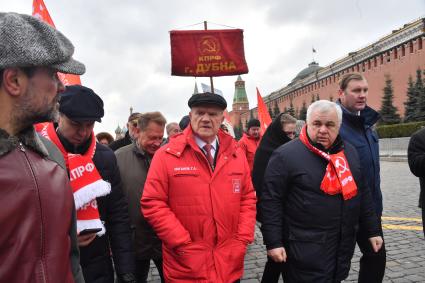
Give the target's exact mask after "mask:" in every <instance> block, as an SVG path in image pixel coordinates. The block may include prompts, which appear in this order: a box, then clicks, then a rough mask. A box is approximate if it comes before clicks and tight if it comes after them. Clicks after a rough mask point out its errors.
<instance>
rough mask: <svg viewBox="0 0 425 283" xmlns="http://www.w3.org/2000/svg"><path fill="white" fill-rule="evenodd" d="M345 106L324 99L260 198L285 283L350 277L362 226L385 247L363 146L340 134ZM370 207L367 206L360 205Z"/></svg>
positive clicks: (280, 152)
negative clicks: (362, 161) (363, 163)
mask: <svg viewBox="0 0 425 283" xmlns="http://www.w3.org/2000/svg"><path fill="white" fill-rule="evenodd" d="M341 121H342V111H341V108H340V107H339V106H338V105H337V104H335V103H333V102H330V101H327V100H319V101H316V102H314V103H313V104H311V105H310V107H309V108H308V110H307V125H306V126H304V127H303V129H302V130H301V133H300V137H299V138H297V139H295V140H293V141H291V142H288V143H286V144H284V145H283V146H281V147H280V148H278V149H277V150H275V151H274V152H273V154H272V157H271V159H270V161H269V163H268V166H267V169H266V175H265V177H264V183H263V184H264V187H263V193H262V198H261V203H260V211H261V214H262V220H263V222H262V226H261V230H262V232H263V236H264V242H265V244H266V247H267V255H268V256H269V257H271V258H272V260H274V261H275V262H286V264H285V265H283V269H284V270H283V277H284V281H285V282H340V281H342V280H344V279H345V278H346V277H347V276H348V272H349V270H350V268H349V267H350V262H351V258H352V256H353V253H354V247H355V234H356V230H357V227H358V226H359V225H360V226H361V227H362V228H363V229H364V230H365V231H366V233H367V235H368V240H369V245H371V249H373V250H374V252H375V253H376V252H378V251H379V249H380V248H381V246H382V237H381V236H380V233H379V228H378V222H377V219H376V214H375V212H374V209H373V206H372V202H371V197H370V192H369V190H368V189H367V187H366V184H365V183H364V176H363V175H362V170H361V168H360V162H359V157H358V155H357V152H356V150H355V148H354V147H353V146H352V145H350V144H349V143H347V142H345V141H343V140H342V139H341V137H340V136H339V129H340V126H341ZM360 208H362V210H360Z"/></svg>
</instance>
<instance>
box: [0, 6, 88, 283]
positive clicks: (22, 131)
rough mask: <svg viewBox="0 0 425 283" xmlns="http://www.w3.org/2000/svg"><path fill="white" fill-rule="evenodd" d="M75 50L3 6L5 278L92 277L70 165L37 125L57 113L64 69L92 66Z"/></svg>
mask: <svg viewBox="0 0 425 283" xmlns="http://www.w3.org/2000/svg"><path fill="white" fill-rule="evenodd" d="M73 53H74V47H73V45H72V44H71V42H70V41H69V40H68V39H67V38H66V37H65V36H64V35H63V34H61V33H60V32H59V31H57V30H55V29H54V28H52V27H50V26H49V25H47V24H45V23H43V22H41V21H39V20H38V19H36V18H34V17H32V16H28V15H21V14H16V13H0V172H1V173H0V188H1V193H0V223H1V228H2V232H1V234H0V251H1V252H0V262H1V263H2V264H1V265H0V278H1V281H2V282H35V281H40V282H84V279H83V278H82V273H81V268H80V266H79V252H78V246H77V239H76V228H75V209H74V201H73V197H72V190H71V187H70V184H69V181H68V175H67V172H66V170H65V164H64V161H63V158H62V157H61V154H60V152H59V151H58V150H57V148H56V147H55V146H54V145H53V144H52V143H51V142H49V141H48V140H46V139H45V138H42V137H39V136H38V135H37V134H36V133H35V131H34V128H33V123H36V122H46V121H51V120H52V119H53V118H54V117H55V116H56V114H57V101H58V97H59V93H60V92H62V91H63V90H64V86H63V84H62V83H61V81H60V80H59V78H58V76H57V72H62V73H70V74H77V75H81V74H83V73H84V72H85V67H84V65H83V64H81V63H79V62H77V61H75V60H74V59H72V57H71V56H72V54H73ZM58 216H60V217H58Z"/></svg>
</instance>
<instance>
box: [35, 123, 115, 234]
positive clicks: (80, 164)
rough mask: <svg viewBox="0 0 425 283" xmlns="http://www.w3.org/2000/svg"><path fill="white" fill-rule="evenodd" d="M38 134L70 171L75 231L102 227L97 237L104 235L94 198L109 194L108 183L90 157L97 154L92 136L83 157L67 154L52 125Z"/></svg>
mask: <svg viewBox="0 0 425 283" xmlns="http://www.w3.org/2000/svg"><path fill="white" fill-rule="evenodd" d="M40 134H41V135H43V136H44V137H46V138H48V139H49V140H51V141H52V142H53V143H54V144H55V145H56V146H57V147H58V148H59V150H60V152H61V153H62V155H63V158H64V159H65V163H66V167H67V169H68V172H69V178H70V181H71V188H72V191H73V194H74V202H75V209H76V210H77V229H78V231H82V230H84V229H90V228H101V229H102V230H101V231H100V232H98V233H97V234H98V235H99V236H101V235H103V234H105V227H104V226H103V224H102V222H101V221H100V217H99V211H98V210H97V202H96V198H97V197H101V196H105V195H107V194H109V193H110V192H111V184H110V183H108V182H106V181H104V180H102V178H101V176H100V174H99V172H98V171H97V169H96V166H95V165H94V163H93V161H92V158H93V156H94V153H95V151H96V139H95V138H94V134H92V135H91V143H90V147H89V149H88V150H87V152H86V153H84V154H72V153H68V152H67V151H66V149H65V148H64V147H63V145H62V143H61V141H60V139H59V137H58V135H57V133H56V131H55V128H54V126H53V123H48V124H45V125H44V126H43V127H42V129H41V130H40Z"/></svg>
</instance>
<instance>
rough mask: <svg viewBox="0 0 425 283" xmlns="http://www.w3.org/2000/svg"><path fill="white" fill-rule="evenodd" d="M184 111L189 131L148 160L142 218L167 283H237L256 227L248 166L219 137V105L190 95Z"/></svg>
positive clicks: (206, 96) (212, 97)
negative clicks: (157, 243) (154, 239)
mask: <svg viewBox="0 0 425 283" xmlns="http://www.w3.org/2000/svg"><path fill="white" fill-rule="evenodd" d="M188 105H189V107H190V108H191V110H190V113H189V116H190V126H188V127H187V128H186V129H185V130H184V131H183V133H182V134H180V135H178V136H176V137H175V138H173V139H171V140H170V142H169V143H168V144H167V145H165V146H163V147H161V148H160V149H159V150H158V151H156V153H155V155H154V157H153V160H152V163H151V166H150V169H149V175H148V177H147V180H146V183H145V187H144V191H143V196H142V200H141V205H142V211H143V215H144V217H145V218H146V219H147V220H148V222H149V223H150V224H151V226H152V227H153V228H154V230H155V231H156V233H157V235H158V236H159V238H160V239H161V240H162V243H163V245H162V252H163V272H164V278H165V281H166V282H217V283H229V282H231V283H233V282H239V279H240V278H241V277H242V273H243V262H244V256H245V252H246V246H247V245H248V244H249V243H251V242H252V241H253V239H254V227H255V203H256V198H255V193H254V190H253V187H252V183H251V177H250V169H249V166H248V162H247V161H246V157H245V156H244V154H243V152H242V151H241V150H240V148H238V147H237V144H236V141H235V140H234V139H233V138H232V137H231V136H230V135H228V134H226V133H224V131H223V130H221V129H220V125H221V123H222V122H223V119H224V117H223V110H224V109H225V108H226V106H227V104H226V101H225V100H224V98H223V97H221V96H219V95H216V94H210V93H200V94H195V95H193V96H192V97H191V98H190V99H189V102H188Z"/></svg>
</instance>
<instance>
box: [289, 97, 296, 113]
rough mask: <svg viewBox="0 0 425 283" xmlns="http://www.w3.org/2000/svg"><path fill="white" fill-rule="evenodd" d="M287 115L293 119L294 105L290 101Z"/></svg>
mask: <svg viewBox="0 0 425 283" xmlns="http://www.w3.org/2000/svg"><path fill="white" fill-rule="evenodd" d="M288 114H289V115H291V116H292V117H295V109H294V104H292V99H291V102H290V104H289V109H288Z"/></svg>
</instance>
